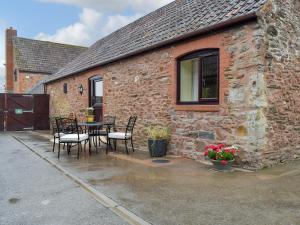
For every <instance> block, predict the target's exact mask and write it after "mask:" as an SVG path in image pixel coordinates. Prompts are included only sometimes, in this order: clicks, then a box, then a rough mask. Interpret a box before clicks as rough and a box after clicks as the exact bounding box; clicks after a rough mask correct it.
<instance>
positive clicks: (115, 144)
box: [114, 139, 117, 151]
mask: <svg viewBox="0 0 300 225" xmlns="http://www.w3.org/2000/svg"><path fill="white" fill-rule="evenodd" d="M114 146H115V151H117V139H114Z"/></svg>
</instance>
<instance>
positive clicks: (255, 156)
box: [171, 23, 267, 167]
mask: <svg viewBox="0 0 300 225" xmlns="http://www.w3.org/2000/svg"><path fill="white" fill-rule="evenodd" d="M261 33H262V31H261V28H260V27H259V26H258V25H257V23H251V24H248V25H245V26H242V27H238V28H235V29H231V30H229V31H226V32H224V33H223V34H222V36H221V38H220V39H219V40H218V42H215V43H217V44H216V45H217V46H220V49H221V50H222V51H224V52H225V53H224V54H221V60H220V61H221V71H220V72H221V96H220V99H221V103H220V105H219V106H218V107H217V108H211V109H209V108H208V109H205V108H204V109H203V110H201V108H199V109H198V110H199V111H195V110H194V109H191V110H188V108H187V107H185V108H183V109H182V110H180V111H176V110H174V111H173V112H172V114H171V115H172V124H174V125H175V131H174V133H173V135H172V143H171V145H172V150H173V151H174V152H175V153H176V154H183V155H185V156H187V157H189V158H194V159H203V149H204V146H205V145H207V144H211V143H226V144H234V145H237V146H239V147H240V148H241V150H242V152H241V158H240V159H239V163H240V164H242V165H243V166H245V167H261V166H262V154H263V150H264V147H265V145H266V144H267V139H266V128H267V120H266V118H265V116H264V113H263V112H264V109H265V107H266V106H267V99H266V92H265V81H264V74H263V59H264V58H263V54H262V52H263V51H264V49H263V46H262V37H261ZM204 40H205V42H204V43H203V45H204V46H203V47H205V44H206V43H207V39H204ZM208 40H209V39H208ZM222 55H223V57H222ZM222 63H223V64H225V65H222ZM175 109H176V107H175ZM200 111H202V112H200Z"/></svg>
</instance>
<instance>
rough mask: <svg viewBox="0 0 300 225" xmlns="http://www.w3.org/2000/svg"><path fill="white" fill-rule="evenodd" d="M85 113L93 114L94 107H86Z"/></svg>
mask: <svg viewBox="0 0 300 225" xmlns="http://www.w3.org/2000/svg"><path fill="white" fill-rule="evenodd" d="M85 113H86V115H87V116H93V115H94V108H93V107H90V108H87V109H86V111H85Z"/></svg>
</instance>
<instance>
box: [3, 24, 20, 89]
mask: <svg viewBox="0 0 300 225" xmlns="http://www.w3.org/2000/svg"><path fill="white" fill-rule="evenodd" d="M15 36H17V31H16V30H14V29H12V28H9V29H7V30H6V36H5V48H6V50H5V54H6V85H5V86H6V91H7V92H12V91H13V89H14V86H13V85H14V80H13V79H14V78H13V76H14V48H13V40H12V39H13V37H15Z"/></svg>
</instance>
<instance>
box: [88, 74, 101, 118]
mask: <svg viewBox="0 0 300 225" xmlns="http://www.w3.org/2000/svg"><path fill="white" fill-rule="evenodd" d="M89 83H90V84H89V96H90V98H89V99H90V104H89V106H90V107H93V108H94V109H95V121H97V122H100V121H102V119H103V79H102V77H100V76H95V77H92V78H90V81H89Z"/></svg>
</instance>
